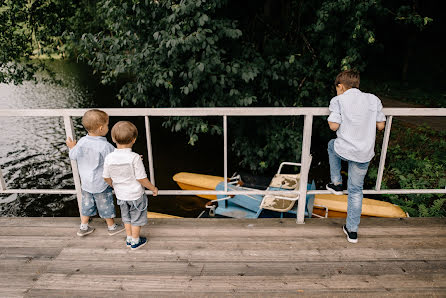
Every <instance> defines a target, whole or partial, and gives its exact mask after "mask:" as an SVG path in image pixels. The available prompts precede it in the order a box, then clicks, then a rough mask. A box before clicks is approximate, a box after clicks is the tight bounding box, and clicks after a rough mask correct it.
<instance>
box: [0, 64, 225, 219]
mask: <svg viewBox="0 0 446 298" xmlns="http://www.w3.org/2000/svg"><path fill="white" fill-rule="evenodd" d="M51 65H52V67H53V68H54V69H55V71H56V73H57V75H58V76H59V79H61V80H62V81H63V82H64V83H63V85H54V84H50V83H38V84H35V83H32V82H25V83H23V84H22V85H18V86H15V85H6V84H0V108H1V109H38V108H41V109H44V108H48V109H56V108H92V107H116V106H119V103H117V100H116V99H115V98H114V95H113V93H112V92H113V91H110V88H108V87H103V86H100V85H96V84H95V83H94V82H95V80H94V79H92V78H91V77H89V76H88V75H87V73H88V71H87V70H86V69H84V68H82V67H81V66H79V65H76V64H73V63H67V62H60V61H59V62H52V63H51ZM119 120H122V119H119V118H118V117H112V118H111V119H110V127H111V126H112V125H113V124H114V123H115V122H117V121H119ZM130 120H131V121H133V122H134V123H135V124H136V125H137V127H138V129H139V130H140V136H141V137H139V138H138V140H137V143H136V144H135V147H134V151H135V152H138V153H140V154H143V155H145V159H144V160H145V166H146V169H148V167H147V166H148V165H147V151H146V141H145V139H144V136H143V131H144V119H143V118H142V117H140V119H139V118H138V119H137V118H132V119H130ZM161 122H162V119H159V118H158V119H154V120H151V127H152V134H153V135H152V138H153V139H152V144H153V154H154V167H155V176H156V182H157V186H158V187H159V188H160V189H178V187H177V186H176V184H175V183H174V182H173V181H172V178H171V177H172V176H173V175H174V174H175V173H177V172H180V171H192V172H199V173H200V172H201V173H205V174H216V175H222V165H223V162H222V161H223V157H222V154H223V150H222V146H221V145H222V140H221V138H219V137H217V141H216V140H215V139H212V137H210V138H211V140H210V141H209V140H203V142H201V145H200V147H197V146H195V147H191V146H187V145H185V143H186V142H185V140H186V138H184V137H178V136H174V135H172V133H171V132H170V131H168V130H166V129H163V128H162V126H161ZM75 129H76V134H77V137H78V138H80V137H81V136H83V135H85V131H84V129H83V127H82V126H81V124H80V119H78V118H76V119H75ZM0 132H1V137H0V167H1V169H2V172H3V175H4V178H5V181H6V184H7V187H8V188H15V189H20V188H21V189H27V188H28V189H29V188H41V189H42V188H45V189H54V188H59V189H72V188H74V183H73V178H72V174H71V167H70V162H69V159H68V149H67V147H66V145H65V130H64V125H63V119H62V118H61V117H0ZM166 134H169V136H168V137H166ZM205 202H206V200H204V199H201V198H198V197H193V196H190V197H184V196H181V197H175V196H172V197H166V196H160V197H158V198H156V199H154V198H151V199H150V207H149V209H150V210H151V211H155V212H161V213H168V214H173V215H178V216H185V217H195V216H197V215H198V214H199V213H200V212H201V210H202V208H203V206H204V203H205ZM78 215H79V213H78V208H77V202H76V197H75V196H74V195H71V196H67V195H29V194H12V195H0V216H78Z"/></svg>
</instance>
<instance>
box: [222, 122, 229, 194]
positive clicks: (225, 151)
mask: <svg viewBox="0 0 446 298" xmlns="http://www.w3.org/2000/svg"><path fill="white" fill-rule="evenodd" d="M223 146H224V148H223V154H224V157H223V158H224V161H223V164H224V165H223V167H224V181H225V191H228V117H227V116H226V115H224V116H223Z"/></svg>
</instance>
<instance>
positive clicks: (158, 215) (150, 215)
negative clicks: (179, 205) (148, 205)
mask: <svg viewBox="0 0 446 298" xmlns="http://www.w3.org/2000/svg"><path fill="white" fill-rule="evenodd" d="M147 218H182V217H179V216H175V215H169V214H163V213H157V212H151V211H147Z"/></svg>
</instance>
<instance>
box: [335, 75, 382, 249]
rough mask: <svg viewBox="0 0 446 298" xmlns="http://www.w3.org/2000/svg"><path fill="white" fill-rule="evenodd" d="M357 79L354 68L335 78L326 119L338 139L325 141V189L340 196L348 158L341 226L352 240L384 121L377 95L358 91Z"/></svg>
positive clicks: (356, 240) (354, 235)
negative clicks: (327, 177)
mask: <svg viewBox="0 0 446 298" xmlns="http://www.w3.org/2000/svg"><path fill="white" fill-rule="evenodd" d="M359 82H360V78H359V73H358V72H356V71H354V70H345V71H343V72H341V73H340V74H338V76H337V77H336V80H335V86H336V93H337V96H336V97H333V98H332V99H331V101H330V107H329V110H330V116H329V117H328V119H327V120H328V125H329V126H330V129H331V130H333V131H336V135H337V138H336V139H333V140H331V141H330V142H329V143H328V158H329V162H330V176H331V183H329V184H327V186H326V188H327V189H328V190H330V191H331V192H332V193H334V194H337V195H342V177H341V160H344V161H347V162H348V181H347V189H348V207H347V220H346V224H345V225H344V226H343V227H342V229H343V231H344V233H345V234H346V235H347V240H348V241H349V242H351V243H357V242H358V234H357V231H358V226H359V222H360V218H361V211H362V198H363V193H362V189H363V185H364V178H365V175H366V174H367V169H368V166H369V162H370V160H371V159H372V158H373V156H374V155H375V152H374V147H375V137H376V129H378V130H382V129H384V126H385V121H386V117H385V116H384V114H383V112H382V107H383V106H382V104H381V101H380V100H379V98H378V97H376V96H375V95H373V94H369V93H363V92H361V91H360V90H359V89H358V88H359Z"/></svg>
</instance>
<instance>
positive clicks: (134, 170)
mask: <svg viewBox="0 0 446 298" xmlns="http://www.w3.org/2000/svg"><path fill="white" fill-rule="evenodd" d="M102 176H103V177H104V178H111V179H112V181H113V188H114V190H115V194H116V197H117V198H118V199H119V200H123V201H134V200H137V199H139V198H140V197H141V196H142V195H143V193H144V187H143V186H142V185H141V183H139V182H138V181H137V180H136V179H144V178H147V174H146V171H145V169H144V164H143V163H142V160H141V157H140V156H139V155H138V154H137V153H135V152H132V149H131V148H125V149H115V151H113V152H112V153H110V154H109V155H107V157H105V161H104V173H103V175H102Z"/></svg>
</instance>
